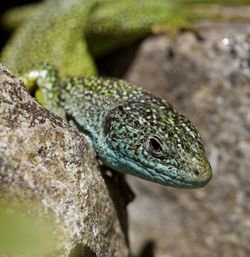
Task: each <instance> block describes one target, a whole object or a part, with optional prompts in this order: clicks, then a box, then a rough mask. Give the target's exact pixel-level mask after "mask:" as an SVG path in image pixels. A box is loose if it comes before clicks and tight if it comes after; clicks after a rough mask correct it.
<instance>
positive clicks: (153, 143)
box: [147, 137, 163, 157]
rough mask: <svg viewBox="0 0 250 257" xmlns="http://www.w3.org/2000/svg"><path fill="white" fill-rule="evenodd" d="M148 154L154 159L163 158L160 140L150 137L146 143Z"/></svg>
mask: <svg viewBox="0 0 250 257" xmlns="http://www.w3.org/2000/svg"><path fill="white" fill-rule="evenodd" d="M147 148H148V152H149V153H151V154H152V155H153V156H154V157H162V156H163V148H162V145H161V140H160V139H159V138H158V137H150V138H149V139H148V142H147Z"/></svg>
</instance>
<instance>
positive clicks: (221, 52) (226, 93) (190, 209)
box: [125, 8, 250, 257]
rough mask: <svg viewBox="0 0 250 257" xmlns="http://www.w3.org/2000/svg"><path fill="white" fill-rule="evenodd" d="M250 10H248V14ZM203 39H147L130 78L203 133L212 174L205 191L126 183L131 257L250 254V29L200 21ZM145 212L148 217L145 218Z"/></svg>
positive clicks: (133, 180) (131, 179)
mask: <svg viewBox="0 0 250 257" xmlns="http://www.w3.org/2000/svg"><path fill="white" fill-rule="evenodd" d="M249 10H250V9H249V8H248V11H249ZM197 28H198V30H199V32H200V34H201V37H202V40H201V39H197V38H196V37H195V36H194V35H193V34H192V33H190V32H186V33H182V34H180V35H179V36H178V37H177V38H176V41H175V42H174V43H171V42H170V41H169V40H168V38H167V37H166V36H164V35H163V36H156V37H151V38H148V39H146V40H145V41H144V42H143V43H142V44H141V46H140V47H139V50H138V51H137V53H136V55H135V59H133V61H132V62H131V65H130V66H129V69H128V70H127V72H126V74H125V78H126V79H127V80H130V81H132V82H134V83H137V84H138V85H141V86H143V87H144V88H146V89H147V90H149V91H151V92H153V93H154V94H155V95H157V96H160V97H162V98H165V99H167V100H168V101H169V102H171V103H172V104H173V105H174V106H175V107H176V109H177V110H178V111H180V112H181V113H183V114H185V115H186V116H187V117H189V118H190V119H191V120H192V121H194V123H195V124H196V125H197V127H198V128H199V131H200V133H201V135H202V137H203V139H204V142H205V147H206V149H207V153H208V157H209V160H210V162H211V164H212V168H213V173H214V176H213V179H212V181H211V182H210V183H209V184H208V186H206V187H205V188H203V189H198V190H181V189H174V188H167V187H163V186H159V185H156V184H152V183H149V182H146V181H142V180H139V179H136V178H134V177H131V176H130V177H129V182H130V184H131V186H132V188H133V190H134V191H135V193H136V196H137V197H136V199H135V201H134V202H133V204H132V205H131V206H130V217H131V224H130V228H131V231H130V237H131V242H133V243H132V244H131V247H132V250H133V252H134V253H137V252H139V251H140V249H141V248H142V247H145V248H147V246H148V244H146V242H147V241H148V240H149V242H151V243H152V242H154V244H155V252H154V256H155V257H158V256H159V257H160V256H161V257H163V256H175V257H182V256H185V257H196V256H197V257H210V256H226V257H231V256H232V257H233V256H241V257H248V256H249V253H250V245H249V242H250V229H249V226H250V189H249V188H250V175H249V171H250V132H249V131H250V112H249V110H250V86H249V85H250V61H249V60H250V30H249V23H244V22H243V23H239V22H238V23H236V22H235V23H229V22H228V23H227V22H221V23H201V24H198V25H197ZM142 214H143V215H142Z"/></svg>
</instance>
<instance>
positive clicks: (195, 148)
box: [101, 94, 212, 188]
mask: <svg viewBox="0 0 250 257" xmlns="http://www.w3.org/2000/svg"><path fill="white" fill-rule="evenodd" d="M103 127H104V131H103V134H104V140H105V145H106V147H105V150H104V153H103V154H104V155H105V158H101V159H103V161H104V162H105V163H106V164H107V165H108V166H111V167H112V168H114V169H117V170H119V171H122V172H124V173H129V174H133V175H135V176H138V177H141V178H143V179H147V180H150V181H153V182H157V183H159V184H163V185H168V186H174V187H181V188H198V187H202V186H204V185H206V184H207V183H208V181H209V180H210V179H211V177H212V171H211V167H210V164H209V162H208V160H207V158H206V154H205V150H204V147H203V143H202V139H201V136H200V135H199V133H198V131H197V129H196V128H195V126H194V125H193V124H192V123H191V122H190V121H189V120H188V119H187V118H186V117H184V116H183V115H181V114H179V113H178V112H177V111H176V110H175V109H174V108H173V107H172V106H171V105H170V104H168V103H167V102H166V101H164V100H162V99H159V98H156V97H153V96H151V95H150V94H146V95H144V96H143V97H141V98H140V97H139V99H136V100H131V101H128V102H125V103H123V104H121V105H118V106H116V107H115V108H113V109H112V111H111V112H109V113H108V115H107V116H106V117H105V119H104V126H103Z"/></svg>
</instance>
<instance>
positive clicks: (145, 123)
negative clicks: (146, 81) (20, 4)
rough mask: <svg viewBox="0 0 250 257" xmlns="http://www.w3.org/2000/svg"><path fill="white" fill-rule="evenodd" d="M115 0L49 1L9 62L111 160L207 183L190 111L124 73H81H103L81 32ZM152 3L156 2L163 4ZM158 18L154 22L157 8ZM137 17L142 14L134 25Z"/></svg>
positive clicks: (183, 183) (145, 172)
mask: <svg viewBox="0 0 250 257" xmlns="http://www.w3.org/2000/svg"><path fill="white" fill-rule="evenodd" d="M59 2H60V4H58V3H59ZM108 2H112V1H93V0H71V1H69V0H61V1H55V0H54V1H52V0H47V1H45V2H44V3H42V4H41V5H40V9H39V10H37V11H36V12H35V15H34V16H30V17H29V20H28V21H26V22H24V23H23V24H22V26H21V27H20V28H19V29H18V31H17V33H16V35H15V36H14V38H13V40H12V42H10V43H9V44H8V46H7V47H6V49H5V50H4V52H3V59H2V61H3V62H4V63H5V64H7V65H8V66H9V67H10V68H11V69H12V70H13V71H14V72H16V74H18V75H19V76H21V78H22V79H23V80H24V82H25V84H26V85H27V86H30V87H32V86H34V84H36V85H38V87H39V88H40V89H41V91H42V97H43V103H44V105H45V106H46V107H47V108H48V109H50V110H51V111H53V112H55V113H58V114H60V115H61V116H63V117H65V118H66V119H68V120H70V121H71V122H72V123H73V124H74V126H75V127H76V128H77V129H78V130H79V131H80V132H81V133H84V134H85V135H86V136H87V137H88V138H89V139H90V141H91V143H92V144H93V146H94V148H95V150H96V153H97V155H98V157H99V158H100V159H101V160H102V161H103V162H104V163H105V164H106V165H107V166H109V167H111V168H113V169H115V170H117V171H120V172H123V173H129V174H132V175H135V176H138V177H141V178H143V179H146V180H150V181H153V182H156V183H160V184H163V185H169V186H174V187H180V188H197V187H201V186H204V185H205V184H207V183H208V181H209V180H210V179H211V176H212V172H211V168H210V165H209V162H208V161H207V158H206V155H205V151H204V147H203V143H202V139H201V137H200V135H199V133H198V132H197V129H196V128H195V126H194V125H193V124H192V123H191V122H190V121H189V120H188V119H187V118H186V117H184V116H183V115H181V114H179V113H178V112H176V110H175V109H174V108H173V107H172V106H171V105H170V104H169V103H167V102H166V101H165V100H162V99H159V98H156V97H154V96H152V95H151V94H149V93H147V92H145V91H143V90H142V89H141V88H138V87H136V86H135V85H132V84H130V83H128V82H125V81H123V80H115V79H103V78H97V77H93V76H91V77H82V76H81V75H83V74H84V75H94V74H95V69H94V65H93V62H92V59H91V57H90V55H89V53H88V51H87V48H86V41H85V40H84V35H83V34H82V33H81V32H82V31H84V30H85V28H86V26H87V25H86V24H87V21H88V17H90V16H91V13H92V12H93V10H95V8H96V7H97V6H100V5H102V4H106V3H108ZM139 2H140V3H141V4H142V1H139ZM149 2H150V4H151V8H152V5H153V4H154V3H157V4H158V5H159V4H160V3H163V1H160V0H159V1H157V0H154V1H152V2H151V1H149ZM167 2H168V1H167ZM123 3H124V2H123ZM163 6H164V5H163ZM158 7H159V6H158ZM158 9H159V8H158ZM55 10H56V11H55ZM159 10H160V9H159ZM161 15H162V13H161ZM157 17H158V18H159V16H157ZM161 17H164V15H162V16H161ZM158 18H157V19H156V21H157V22H158V21H159V20H158ZM140 19H141V18H140ZM150 19H151V21H150V22H149V21H148V20H147V23H148V24H150V25H152V24H153V20H154V15H152V16H151V18H150ZM162 19H163V18H162ZM134 24H137V23H136V19H134V20H133V22H132V23H131V24H130V26H132V27H131V31H133V29H132V28H133V26H134ZM140 24H142V27H144V26H145V24H144V23H143V22H142V23H140ZM104 30H105V28H104ZM137 30H138V28H137ZM117 31H118V28H117ZM135 32H136V30H135V31H134V33H135ZM42 63H43V64H42ZM67 74H70V77H68V76H67Z"/></svg>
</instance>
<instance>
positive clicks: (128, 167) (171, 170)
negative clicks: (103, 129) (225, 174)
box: [103, 152, 212, 188]
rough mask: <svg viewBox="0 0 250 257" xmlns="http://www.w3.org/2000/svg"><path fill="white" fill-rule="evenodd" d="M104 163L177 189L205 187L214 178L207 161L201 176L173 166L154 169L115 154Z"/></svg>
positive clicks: (155, 166) (200, 173)
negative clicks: (117, 156)
mask: <svg viewBox="0 0 250 257" xmlns="http://www.w3.org/2000/svg"><path fill="white" fill-rule="evenodd" d="M103 162H104V163H106V164H107V165H108V166H111V167H112V168H113V169H115V170H119V171H121V172H123V173H127V174H131V175H134V176H137V177H140V178H143V179H145V180H149V181H152V182H156V183H158V184H162V185H166V186H173V187H177V188H199V187H203V186H205V185H206V184H207V183H208V182H209V181H210V179H211V177H212V172H211V167H210V165H209V163H208V161H206V160H205V162H204V163H205V164H204V165H203V166H200V167H199V169H200V171H199V175H197V174H195V173H193V172H192V170H187V171H184V170H180V169H178V168H176V167H174V166H171V165H168V166H167V167H166V166H164V165H162V164H156V165H154V167H150V166H149V165H147V166H146V165H145V164H142V163H140V162H135V161H134V160H132V159H128V158H125V157H120V158H116V156H115V155H114V153H113V152H112V154H110V155H109V159H108V160H107V159H103ZM190 169H191V168H190ZM192 169H193V168H192Z"/></svg>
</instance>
